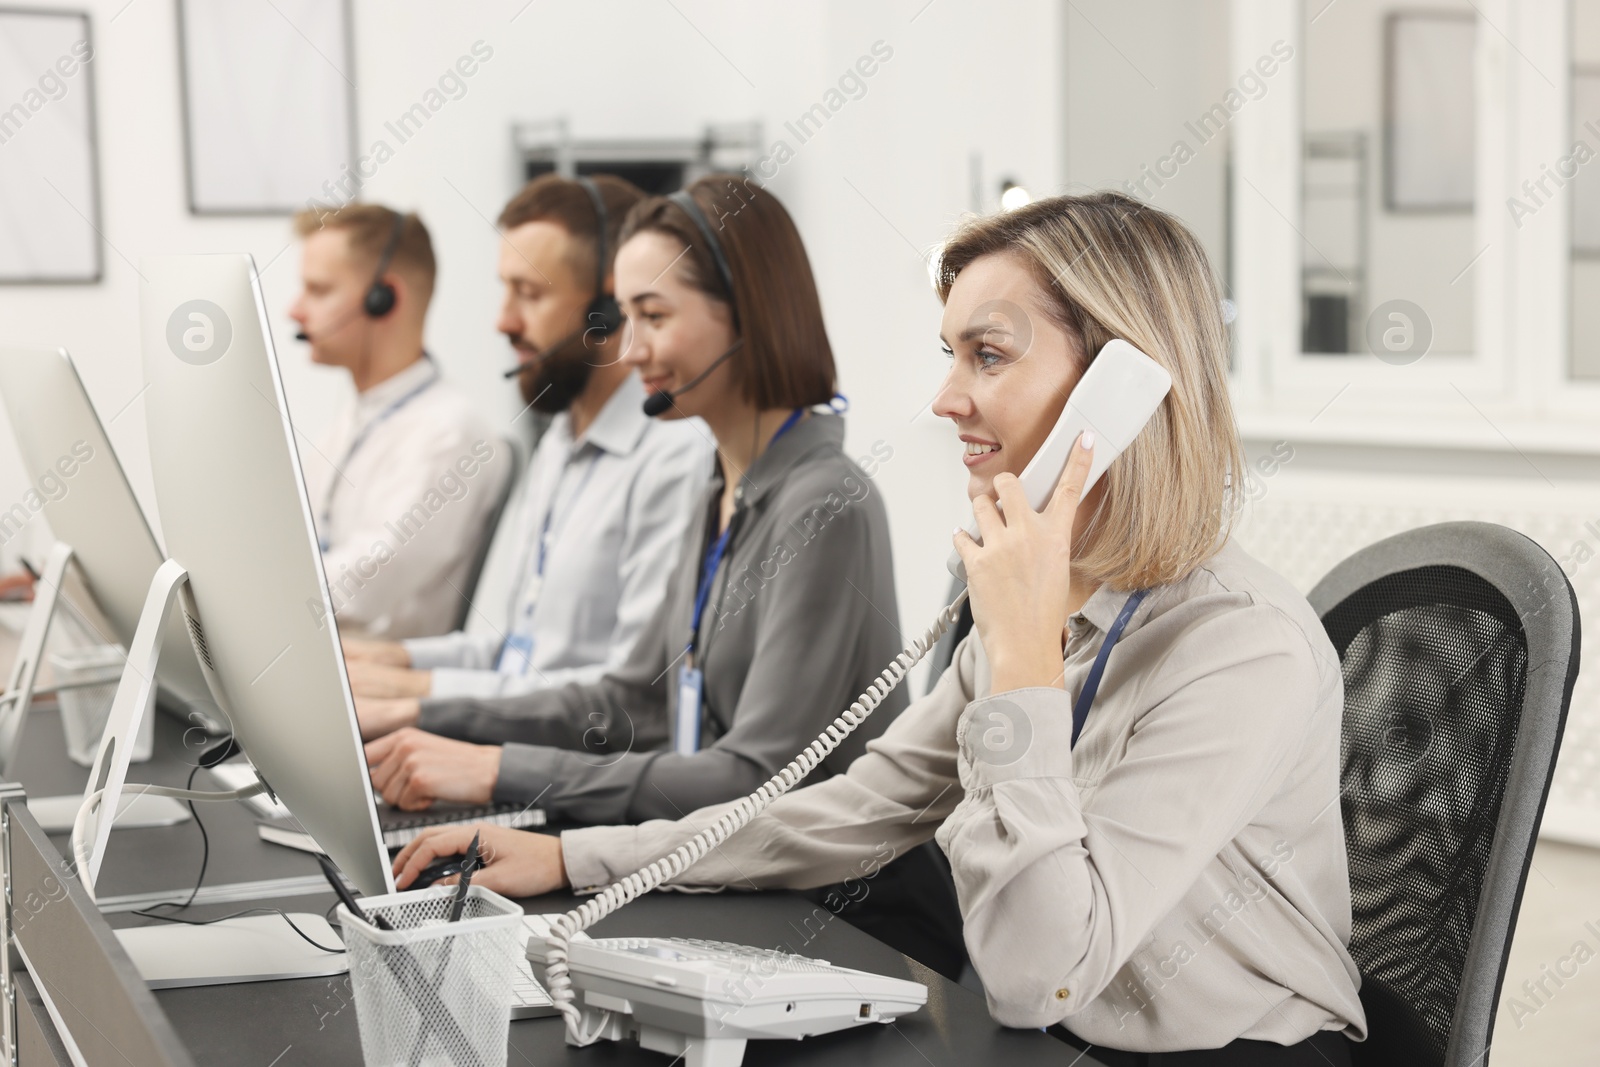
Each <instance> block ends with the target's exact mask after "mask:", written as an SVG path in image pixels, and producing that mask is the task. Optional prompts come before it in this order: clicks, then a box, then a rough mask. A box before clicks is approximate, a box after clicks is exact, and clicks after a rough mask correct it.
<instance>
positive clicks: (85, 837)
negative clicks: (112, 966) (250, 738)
mask: <svg viewBox="0 0 1600 1067" xmlns="http://www.w3.org/2000/svg"><path fill="white" fill-rule="evenodd" d="M188 585H189V572H188V571H186V570H184V569H183V567H182V566H181V565H180V564H178V563H177V562H176V561H174V560H170V559H169V560H167V561H166V562H164V563H163V564H161V566H160V568H158V569H157V571H156V574H155V577H154V578H153V579H152V580H151V582H150V592H149V594H148V595H147V596H146V597H145V602H144V609H143V610H142V611H141V612H140V613H139V626H138V629H137V630H135V631H134V635H133V643H132V646H131V647H130V648H129V650H128V660H127V663H126V664H125V665H124V667H123V671H122V679H121V680H120V681H119V682H118V683H117V695H116V698H115V699H114V700H113V701H112V703H111V718H110V719H109V720H108V721H107V723H106V732H105V735H104V736H103V737H101V739H100V750H99V752H97V753H96V754H95V759H94V768H93V769H92V770H91V771H90V772H89V784H88V785H87V786H85V787H84V794H83V798H82V801H81V802H80V803H83V804H86V803H87V802H88V801H89V800H90V799H91V798H92V797H93V796H94V794H95V793H96V792H99V793H100V795H101V806H100V809H99V811H106V810H120V807H121V801H122V797H123V789H124V786H125V785H126V783H127V777H128V755H129V753H130V752H132V750H133V741H134V738H135V737H137V736H138V734H139V724H140V721H141V720H142V719H143V717H144V716H145V715H147V714H149V708H150V692H151V688H152V685H153V682H152V679H153V678H154V677H155V674H156V665H157V663H158V662H159V661H160V658H161V633H162V627H163V625H164V623H165V621H166V617H167V613H168V612H169V611H171V610H172V602H173V601H174V600H175V599H178V598H179V597H180V596H181V597H182V599H183V611H184V613H185V614H186V615H188V617H189V618H188V623H189V625H188V627H186V629H187V630H188V632H189V634H190V639H191V640H195V637H196V633H197V631H198V630H199V624H198V621H197V620H198V619H199V612H198V611H197V610H196V609H195V605H194V600H193V598H192V596H191V595H190V593H189V588H188ZM203 641H204V638H203V637H202V638H200V642H199V643H201V644H203ZM196 651H197V652H198V651H200V649H199V648H197V649H196ZM206 659H207V657H206V655H205V654H204V653H203V652H201V654H200V661H201V669H202V670H203V671H206V672H208V673H209V671H210V668H209V667H207V666H206ZM207 680H208V681H210V680H211V679H210V678H209V677H208V679H207ZM213 691H216V687H213ZM224 710H226V709H224ZM246 755H248V753H246ZM134 788H135V789H138V788H141V787H138V786H135V787H134ZM144 788H159V789H161V790H162V791H163V792H166V793H168V794H169V795H175V796H177V797H181V798H183V799H189V800H237V799H242V798H243V797H245V796H253V795H255V794H256V793H258V792H261V791H262V790H263V787H262V786H261V785H260V784H259V783H257V784H256V785H253V786H249V787H246V788H245V789H240V790H233V791H231V792H225V793H197V792H192V791H189V790H183V789H167V788H166V787H164V786H162V787H144ZM111 823H112V820H111V819H106V818H102V817H100V816H99V814H98V812H89V813H82V814H80V815H79V817H78V819H77V820H76V823H75V825H74V827H73V835H72V852H73V860H74V862H75V863H77V867H78V873H79V876H80V878H81V880H82V883H83V888H84V889H85V890H86V891H87V892H88V893H89V895H90V897H91V898H92V897H93V896H94V891H95V882H96V881H97V880H98V878H99V875H100V864H101V863H102V861H103V860H104V859H105V851H106V841H107V839H108V838H109V836H110V833H111ZM289 918H290V919H292V920H293V921H294V924H295V926H298V927H299V928H300V929H301V930H303V931H305V933H306V935H307V936H309V937H310V938H311V939H312V940H313V941H317V942H319V943H321V944H324V945H328V946H330V947H331V946H339V947H341V948H342V947H343V943H342V942H341V941H340V940H339V937H338V935H337V934H336V933H334V931H333V928H332V927H330V926H329V925H328V922H327V920H326V919H324V918H323V917H322V916H320V915H312V914H309V913H303V912H300V913H291V914H290V915H289ZM117 938H118V940H120V941H121V942H122V947H123V949H124V950H125V951H126V952H127V953H128V956H129V957H130V958H131V959H132V960H133V964H134V966H135V967H137V968H138V970H139V974H140V975H141V976H142V977H143V978H144V979H145V981H147V982H149V983H150V984H151V985H152V986H153V987H155V988H159V989H171V988H176V987H181V986H200V985H225V984H229V983H234V982H261V981H267V980H271V979H279V978H321V977H326V976H328V975H333V974H343V973H344V972H345V971H347V970H349V969H350V968H349V962H348V957H347V956H346V954H345V953H344V952H342V951H341V952H325V951H323V950H322V949H319V948H316V947H315V946H313V945H311V944H309V943H307V941H306V940H305V939H304V938H302V937H301V936H300V935H299V934H298V933H296V932H295V931H294V929H293V928H292V927H291V926H290V925H289V924H288V923H287V922H285V921H284V919H283V917H282V916H281V915H270V914H269V915H249V916H241V917H240V918H237V919H228V920H225V921H222V922H214V923H208V924H207V925H205V926H192V925H185V924H180V923H172V924H157V925H151V926H140V927H134V928H131V929H122V930H118V931H117Z"/></svg>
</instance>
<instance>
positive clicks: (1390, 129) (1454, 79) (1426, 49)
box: [1383, 11, 1478, 212]
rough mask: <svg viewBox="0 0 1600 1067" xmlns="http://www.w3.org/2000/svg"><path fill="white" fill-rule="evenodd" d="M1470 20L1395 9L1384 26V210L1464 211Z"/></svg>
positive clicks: (1469, 183) (1469, 157) (1470, 177)
mask: <svg viewBox="0 0 1600 1067" xmlns="http://www.w3.org/2000/svg"><path fill="white" fill-rule="evenodd" d="M1477 35H1478V24H1477V17H1476V16H1475V15H1474V14H1472V13H1471V12H1466V13H1462V14H1456V13H1454V12H1448V11H1428V12H1400V13H1396V14H1393V15H1390V16H1389V17H1388V18H1387V19H1386V20H1385V23H1384V67H1385V76H1384V197H1383V199H1384V207H1386V208H1387V209H1388V210H1390V211H1434V212H1439V211H1471V210H1472V205H1473V196H1474V192H1475V186H1476V181H1475V174H1476V171H1477V159H1476V155H1475V153H1476V148H1477V133H1476V130H1475V126H1476V119H1477V116H1476V113H1475V109H1474V105H1473V100H1474V98H1475V96H1476V94H1475V92H1474V89H1473V87H1474V83H1475V80H1476V79H1475V78H1474V76H1473V66H1474V58H1473V57H1474V51H1475V47H1476V43H1477Z"/></svg>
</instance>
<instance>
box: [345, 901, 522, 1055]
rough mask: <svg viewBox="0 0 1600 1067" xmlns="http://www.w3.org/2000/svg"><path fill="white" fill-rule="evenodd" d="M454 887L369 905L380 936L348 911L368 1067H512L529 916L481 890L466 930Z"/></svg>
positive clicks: (466, 915) (470, 904) (467, 913)
mask: <svg viewBox="0 0 1600 1067" xmlns="http://www.w3.org/2000/svg"><path fill="white" fill-rule="evenodd" d="M454 895H455V887H454V886H434V887H430V888H428V889H421V890H416V891H414V892H410V893H394V894H391V895H389V896H381V897H366V898H364V899H363V900H362V901H361V907H362V910H363V911H365V912H366V913H367V915H368V916H369V917H373V918H376V917H377V916H380V915H381V916H382V917H383V918H384V919H386V920H388V921H389V923H390V924H392V925H393V926H394V927H395V928H394V929H393V930H380V929H378V928H377V927H376V926H373V925H372V924H371V923H367V922H362V921H361V920H360V919H358V918H356V917H355V916H353V915H351V914H350V912H349V911H348V910H347V909H346V908H345V907H344V905H342V904H341V905H340V906H339V911H338V916H339V928H340V932H341V933H342V934H343V937H344V945H345V949H346V951H347V952H348V953H349V954H350V983H351V986H352V989H353V991H354V993H355V1000H356V1018H357V1020H358V1022H359V1023H360V1027H361V1056H362V1059H363V1060H364V1061H365V1062H366V1065H367V1067H423V1065H433V1064H440V1065H444V1064H448V1065H450V1067H505V1062H506V1048H507V1042H508V1041H509V1039H510V1027H511V987H512V983H513V981H514V979H515V977H516V968H517V965H518V962H519V961H520V959H521V958H522V956H523V954H524V952H525V951H526V939H525V938H524V937H523V928H522V909H521V908H519V907H518V906H517V905H515V904H513V903H512V902H511V901H509V900H507V899H506V898H505V897H503V896H501V895H500V894H498V893H496V892H494V891H492V890H488V889H484V888H482V887H480V886H473V887H472V888H471V889H469V890H468V891H467V900H466V907H465V909H464V910H463V911H462V915H461V920H460V921H459V922H454V923H452V922H448V921H446V920H447V919H448V917H449V914H450V902H451V899H452V897H454Z"/></svg>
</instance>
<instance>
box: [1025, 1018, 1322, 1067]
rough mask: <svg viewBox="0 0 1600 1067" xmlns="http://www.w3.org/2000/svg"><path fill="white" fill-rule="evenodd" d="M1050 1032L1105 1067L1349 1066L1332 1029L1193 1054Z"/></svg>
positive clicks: (1063, 1030) (1058, 1029)
mask: <svg viewBox="0 0 1600 1067" xmlns="http://www.w3.org/2000/svg"><path fill="white" fill-rule="evenodd" d="M1050 1033H1051V1034H1052V1035H1054V1036H1055V1037H1058V1038H1060V1039H1061V1040H1062V1041H1065V1042H1066V1043H1067V1044H1069V1045H1071V1046H1072V1047H1073V1048H1076V1049H1082V1050H1085V1051H1087V1052H1088V1053H1089V1055H1091V1056H1093V1057H1094V1058H1095V1059H1097V1060H1099V1061H1100V1062H1101V1063H1103V1064H1105V1065H1106V1067H1330V1065H1331V1067H1350V1042H1349V1041H1347V1040H1345V1037H1344V1035H1343V1034H1340V1033H1335V1032H1334V1031H1332V1030H1323V1031H1321V1032H1320V1033H1317V1034H1315V1035H1313V1036H1311V1037H1308V1038H1306V1040H1304V1041H1302V1042H1300V1043H1299V1044H1298V1045H1279V1044H1275V1043H1273V1042H1271V1041H1246V1040H1244V1039H1243V1038H1240V1039H1239V1040H1237V1041H1230V1042H1229V1043H1228V1044H1226V1045H1224V1046H1222V1047H1221V1048H1208V1049H1199V1050H1196V1051H1194V1052H1123V1051H1121V1050H1119V1049H1114V1048H1104V1047H1102V1046H1100V1045H1091V1044H1089V1043H1088V1042H1087V1041H1084V1040H1083V1039H1082V1038H1081V1037H1078V1036H1077V1035H1076V1034H1073V1033H1071V1032H1070V1031H1068V1030H1067V1029H1066V1028H1065V1027H1061V1026H1052V1027H1051V1028H1050Z"/></svg>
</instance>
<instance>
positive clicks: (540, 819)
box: [256, 804, 545, 853]
mask: <svg viewBox="0 0 1600 1067" xmlns="http://www.w3.org/2000/svg"><path fill="white" fill-rule="evenodd" d="M544 822H545V814H544V811H543V810H542V809H540V808H530V807H525V806H524V805H521V804H481V805H476V806H469V805H463V804H444V805H437V806H435V807H432V808H429V809H428V810H427V811H401V810H399V809H398V808H391V807H389V806H388V805H386V804H379V805H378V828H379V829H380V830H382V831H383V844H384V847H386V848H387V849H388V850H389V851H390V852H391V853H395V852H399V851H400V850H401V849H402V848H404V847H405V846H407V845H409V844H410V843H411V842H412V841H413V840H415V839H416V837H417V835H418V834H420V833H421V832H422V831H423V830H426V829H427V828H428V827H430V826H473V825H476V824H478V823H489V824H490V825H491V826H507V827H510V828H511V829H513V830H526V829H529V828H532V827H536V826H543V825H544ZM256 833H257V834H258V835H259V836H260V837H261V839H262V840H263V841H271V842H272V843H273V844H275V845H287V846H288V847H289V848H297V849H300V850H301V851H303V852H321V851H322V849H321V848H320V847H319V846H318V845H317V843H316V841H315V840H313V839H312V837H311V835H310V834H308V833H306V831H305V828H304V827H303V826H301V825H300V824H299V823H298V822H296V821H295V819H294V816H292V815H289V816H284V817H282V818H277V819H258V820H256Z"/></svg>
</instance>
